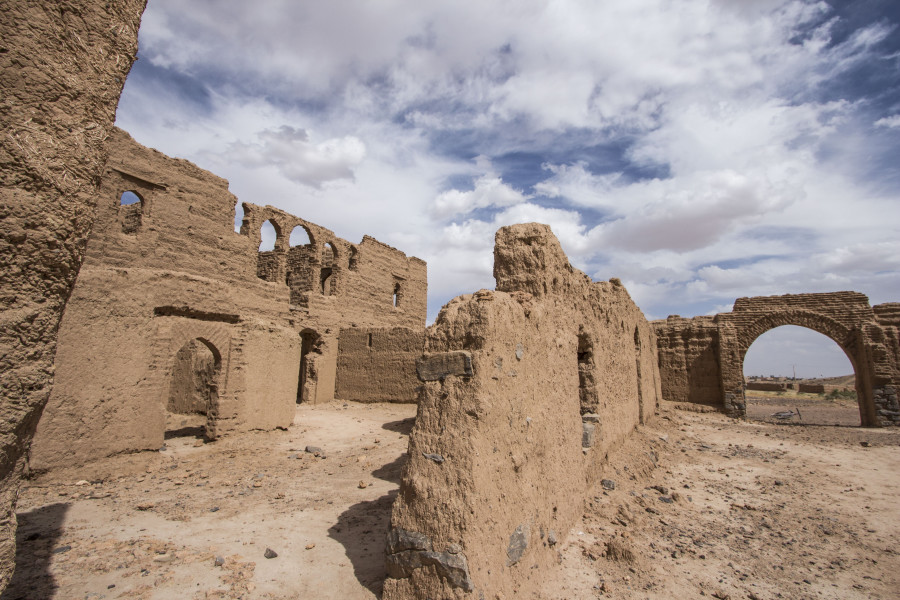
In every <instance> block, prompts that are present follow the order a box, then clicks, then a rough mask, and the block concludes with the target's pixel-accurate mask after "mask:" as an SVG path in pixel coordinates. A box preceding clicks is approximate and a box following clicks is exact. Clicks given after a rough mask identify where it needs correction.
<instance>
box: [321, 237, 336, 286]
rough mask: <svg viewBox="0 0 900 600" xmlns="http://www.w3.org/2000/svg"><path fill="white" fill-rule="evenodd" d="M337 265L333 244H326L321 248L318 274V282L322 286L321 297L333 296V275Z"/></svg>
mask: <svg viewBox="0 0 900 600" xmlns="http://www.w3.org/2000/svg"><path fill="white" fill-rule="evenodd" d="M336 263H337V248H335V247H334V244H332V243H331V242H328V243H327V244H325V246H324V247H323V248H322V270H321V272H320V276H319V281H320V283H321V286H322V295H324V296H331V295H333V294H334V292H335V289H334V287H335V286H334V274H335V265H336Z"/></svg>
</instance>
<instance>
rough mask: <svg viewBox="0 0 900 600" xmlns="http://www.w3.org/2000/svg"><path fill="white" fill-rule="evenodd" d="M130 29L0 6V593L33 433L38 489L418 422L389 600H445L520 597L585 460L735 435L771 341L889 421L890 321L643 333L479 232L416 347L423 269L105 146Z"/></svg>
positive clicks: (141, 152)
mask: <svg viewBox="0 0 900 600" xmlns="http://www.w3.org/2000/svg"><path fill="white" fill-rule="evenodd" d="M144 4H145V2H144V0H125V1H120V2H116V3H103V4H101V3H99V2H94V1H92V0H73V1H70V2H67V3H65V4H63V5H58V4H52V3H51V4H46V5H41V4H33V3H25V2H15V1H10V2H5V3H3V4H2V5H0V91H2V94H0V96H2V99H0V102H2V104H3V109H4V110H3V111H0V113H2V114H0V119H2V120H0V123H2V124H3V129H4V131H5V132H6V134H7V135H5V136H4V137H3V138H2V140H0V158H2V162H3V165H4V168H3V170H2V172H0V178H2V179H0V182H2V184H0V211H2V213H0V214H2V218H0V239H2V241H3V244H4V249H3V256H4V258H5V260H4V261H3V262H2V271H0V273H2V275H0V278H2V279H0V281H2V284H0V285H2V290H3V321H2V324H0V354H2V356H3V361H2V363H0V393H2V394H3V398H4V402H3V414H2V416H3V419H2V420H0V422H2V425H0V443H2V446H3V461H2V462H0V502H2V506H0V510H2V513H3V514H2V515H0V590H2V588H3V587H5V586H6V584H7V582H8V581H9V577H10V574H11V572H12V569H13V566H14V553H15V529H16V516H15V497H16V493H17V488H18V483H19V479H20V477H21V474H22V471H23V468H24V465H25V453H26V450H27V449H28V447H29V445H30V443H31V438H32V434H33V432H34V431H35V427H38V436H37V438H36V440H35V444H34V447H33V454H32V458H33V466H35V467H36V468H50V467H52V466H54V465H56V464H62V463H66V464H72V462H78V461H87V460H90V459H92V458H94V457H98V456H104V455H107V454H111V453H116V452H123V451H129V450H137V449H154V448H158V447H159V446H160V445H161V444H162V441H163V440H164V436H165V431H166V428H167V418H168V419H169V421H170V425H172V426H173V427H175V428H178V427H180V426H181V424H182V423H183V422H188V423H189V424H192V423H195V421H190V420H189V419H188V418H187V417H188V414H189V413H190V414H194V413H197V414H200V415H201V416H200V418H201V422H202V427H203V429H204V431H205V434H206V436H207V437H209V438H215V437H217V436H220V435H224V434H227V433H229V432H231V431H241V430H246V429H252V428H270V427H284V426H287V425H288V424H289V423H290V418H291V416H292V412H293V408H294V405H295V403H296V402H297V401H298V399H299V400H301V401H307V402H320V401H326V400H329V399H331V398H334V397H337V398H342V399H347V400H357V401H366V400H368V401H375V400H378V401H386V400H387V401H405V402H408V401H416V400H418V402H419V403H420V405H419V417H418V418H417V420H416V425H415V428H414V431H413V433H412V436H411V439H410V462H409V467H408V470H407V473H406V475H405V477H404V480H403V482H402V485H401V490H400V495H399V496H398V498H397V501H396V503H395V505H394V508H393V516H392V527H393V528H392V530H391V533H390V537H389V547H388V564H389V575H390V578H389V580H388V582H387V584H386V588H385V597H387V598H405V597H419V596H423V595H425V594H440V595H442V596H445V597H457V598H464V597H479V595H480V594H481V593H484V594H485V595H486V596H485V597H487V596H488V595H493V594H498V593H500V594H505V595H507V596H509V595H513V594H515V593H525V592H527V591H528V590H529V589H531V586H532V585H533V583H534V582H535V579H536V578H538V577H539V574H540V572H541V570H542V569H544V568H548V567H549V565H550V564H551V563H552V561H553V560H554V559H553V553H554V550H553V548H554V546H555V544H558V543H560V542H561V541H562V539H563V536H564V535H565V533H566V532H567V531H568V530H569V528H570V527H571V525H572V524H573V523H574V522H575V519H576V518H577V516H578V515H579V514H580V511H581V509H582V502H583V498H584V495H585V493H586V492H587V491H588V490H589V489H590V488H591V486H592V485H594V484H595V483H596V482H595V479H596V474H597V466H598V465H599V464H600V462H601V461H602V460H603V458H604V456H605V454H606V452H607V451H608V450H609V449H610V448H611V447H612V446H613V445H615V444H617V443H618V442H619V441H621V440H622V439H623V438H624V437H625V436H626V435H628V433H629V432H630V431H632V429H633V428H634V427H635V426H637V425H638V424H640V423H642V422H645V421H646V420H647V419H650V418H651V417H652V415H653V414H654V412H655V409H656V407H657V405H658V403H659V401H660V399H661V398H663V397H664V398H666V399H668V400H672V401H676V402H695V403H701V404H708V405H712V406H716V407H718V408H720V409H722V410H724V411H726V412H728V413H729V414H731V415H733V416H740V415H742V414H743V411H744V410H745V405H744V403H743V377H742V374H741V366H742V362H743V357H744V355H745V354H746V351H747V349H748V348H749V346H750V344H752V342H753V340H755V339H756V338H757V337H758V336H759V335H761V334H762V333H763V332H765V331H767V330H769V329H771V328H774V327H776V326H779V325H784V324H794V325H801V326H805V327H809V328H811V329H814V330H816V331H819V332H821V333H824V334H825V335H828V336H829V337H831V339H833V340H835V341H836V342H837V343H838V344H839V346H841V348H842V349H843V350H844V351H845V352H846V353H847V355H848V357H850V360H851V362H853V365H854V369H855V370H856V374H857V384H856V387H857V392H858V396H859V399H860V414H861V420H862V424H863V425H885V424H897V423H898V422H900V406H898V404H897V395H896V388H897V385H898V384H900V376H898V373H900V358H898V357H900V304H897V303H892V304H882V305H878V306H875V307H871V306H870V305H869V303H868V300H867V299H866V297H865V296H863V295H862V294H856V293H853V292H841V293H834V294H802V295H796V296H781V297H765V298H745V299H739V300H738V301H737V302H736V303H735V308H734V310H733V311H732V312H731V313H723V314H720V315H716V316H715V317H697V318H695V319H681V318H680V317H670V318H669V319H667V320H665V321H661V322H655V323H654V324H653V325H652V326H651V325H649V324H648V323H647V321H646V320H645V319H644V316H643V314H642V313H641V312H640V310H639V309H638V307H637V306H636V305H635V304H634V303H633V301H632V300H631V298H630V297H629V296H628V293H627V291H626V290H625V288H624V287H623V286H622V285H621V284H620V283H619V282H618V281H617V280H610V281H609V282H592V281H591V280H590V278H588V277H587V276H586V275H585V274H583V273H581V272H579V271H577V270H575V269H573V268H572V267H571V265H570V264H569V262H568V260H567V258H566V257H565V255H564V253H563V252H562V250H561V249H560V247H559V244H558V242H557V240H556V239H555V237H553V235H552V233H551V232H550V230H549V228H547V227H546V226H540V225H535V224H530V225H519V226H514V227H508V228H503V229H501V231H500V232H498V235H497V246H496V249H495V277H496V279H497V288H496V291H486V290H482V291H480V292H477V293H475V294H473V295H467V296H462V297H459V298H457V299H455V300H453V301H451V302H450V303H449V304H448V305H447V306H445V307H444V309H443V310H442V312H441V315H440V316H439V317H438V320H437V322H436V323H435V325H434V326H433V327H432V328H430V329H429V330H428V332H427V336H425V334H424V333H423V331H424V319H425V292H426V288H425V286H426V283H425V281H426V273H425V270H426V267H425V264H424V262H422V261H420V260H418V259H415V258H409V257H406V256H405V254H403V253H402V252H400V251H398V250H395V249H393V248H390V247H388V246H386V245H384V244H382V243H380V242H378V241H376V240H374V239H372V238H369V237H365V238H363V240H362V241H361V242H360V243H359V244H352V243H350V242H348V241H346V240H343V239H341V238H338V237H337V236H336V235H335V234H334V233H333V232H331V231H330V230H327V229H325V228H322V227H319V226H317V225H315V224H313V223H309V222H307V221H304V220H303V219H299V218H297V217H294V216H292V215H289V214H287V213H284V212H283V211H280V210H278V209H275V208H273V207H270V206H265V207H262V206H256V205H252V204H249V203H247V204H244V221H243V224H242V227H241V233H240V234H237V233H235V232H234V231H233V226H232V223H233V219H234V210H235V204H236V199H235V198H234V196H232V195H231V194H230V193H229V192H228V190H227V183H226V182H225V181H224V180H222V179H220V178H218V177H216V176H214V175H212V174H209V173H207V172H205V171H202V170H200V169H198V168H197V167H195V166H194V165H192V164H190V163H188V162H186V161H179V160H175V159H171V158H168V157H165V156H163V155H161V154H159V153H158V152H155V151H153V150H150V149H147V148H144V147H142V146H140V145H138V144H136V143H135V142H134V141H133V140H131V139H130V138H129V137H128V136H127V134H125V133H124V132H121V131H118V130H115V129H114V128H113V122H114V118H115V108H116V104H117V102H118V97H119V94H120V93H121V89H122V86H123V85H124V81H125V77H126V75H127V73H128V71H129V69H130V67H131V64H132V62H133V60H134V56H135V52H136V48H137V31H138V26H139V23H140V17H141V13H142V11H143V8H144ZM110 154H112V158H111V159H109V160H108V158H109V157H110ZM124 192H132V193H134V194H135V196H136V197H137V198H138V200H137V202H133V203H128V202H123V201H122V195H123V193H124ZM98 203H99V204H98ZM95 206H97V212H96V223H97V225H96V226H95V228H94V229H95V230H94V234H93V236H92V240H91V243H90V244H89V245H88V246H87V254H86V256H87V258H86V259H85V264H84V267H83V268H82V260H83V257H85V247H86V244H87V239H88V235H89V233H90V232H91V227H92V225H93V223H94V220H95V214H94V207H95ZM266 221H269V222H270V223H272V224H273V226H274V227H275V229H276V232H277V234H278V235H277V238H276V242H275V247H274V249H272V250H271V251H264V252H259V243H260V237H259V232H260V229H261V227H262V225H263V223H264V222H266ZM297 227H300V228H301V229H302V230H303V232H304V233H305V235H306V236H307V237H308V243H304V244H299V245H294V246H292V245H291V243H290V237H291V232H292V231H293V230H294V229H295V228H297ZM79 268H81V272H80V274H79ZM76 275H79V277H78V283H77V284H76V283H75V281H76ZM73 285H74V292H73ZM70 293H71V300H69V299H70ZM67 300H69V304H68V306H67V308H66V314H65V318H64V319H63V322H62V326H61V327H60V328H59V339H60V344H59V349H58V351H57V343H56V339H57V338H56V336H57V327H58V326H59V325H60V318H61V316H62V311H63V307H64V305H65V303H66V301H67ZM423 336H424V337H423ZM423 343H424V344H425V349H426V355H425V356H424V357H421V360H419V363H418V376H419V377H420V378H421V379H423V380H424V383H422V382H420V381H419V380H418V379H417V377H416V370H415V369H416V367H415V359H416V358H420V355H421V349H422V347H423ZM657 346H658V353H657ZM54 355H56V364H55V369H56V380H55V382H54V383H55V385H54V388H53V391H52V396H51V389H50V384H51V382H52V380H53V376H54ZM48 398H51V403H50V405H49V407H48V410H47V411H46V414H45V418H43V419H42V420H41V421H40V425H38V420H39V419H40V417H41V412H42V410H43V408H44V405H45V404H46V403H47V399H48ZM167 409H168V410H167ZM167 412H168V413H171V414H170V415H168V416H167V414H166V413H167ZM535 566H537V567H538V568H537V569H533V567H535Z"/></svg>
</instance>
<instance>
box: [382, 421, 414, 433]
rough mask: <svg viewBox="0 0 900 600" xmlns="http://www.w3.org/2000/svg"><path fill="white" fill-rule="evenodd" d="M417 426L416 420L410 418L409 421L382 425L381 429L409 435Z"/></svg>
mask: <svg viewBox="0 0 900 600" xmlns="http://www.w3.org/2000/svg"><path fill="white" fill-rule="evenodd" d="M415 424H416V418H415V417H409V418H408V419H401V420H399V421H390V422H388V423H385V424H384V425H382V426H381V428H382V429H387V430H388V431H396V432H397V433H402V434H403V435H409V432H410V431H412V428H413V425H415Z"/></svg>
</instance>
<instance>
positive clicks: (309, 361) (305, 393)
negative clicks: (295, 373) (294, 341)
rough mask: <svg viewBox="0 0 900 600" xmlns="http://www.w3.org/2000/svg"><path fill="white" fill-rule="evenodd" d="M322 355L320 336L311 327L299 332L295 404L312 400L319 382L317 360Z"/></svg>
mask: <svg viewBox="0 0 900 600" xmlns="http://www.w3.org/2000/svg"><path fill="white" fill-rule="evenodd" d="M321 356H322V338H321V336H320V335H319V334H318V333H316V332H315V331H313V330H312V329H304V330H303V331H301V332H300V376H299V377H298V379H297V404H300V403H302V402H314V401H315V398H316V386H317V384H318V382H319V369H318V361H319V359H320V358H321Z"/></svg>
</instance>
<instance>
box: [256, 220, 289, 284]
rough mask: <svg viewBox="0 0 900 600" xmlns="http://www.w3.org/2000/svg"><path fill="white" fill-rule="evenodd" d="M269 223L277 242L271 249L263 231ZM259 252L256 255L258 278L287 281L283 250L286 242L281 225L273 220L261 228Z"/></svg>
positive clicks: (264, 222)
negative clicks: (266, 243) (266, 242)
mask: <svg viewBox="0 0 900 600" xmlns="http://www.w3.org/2000/svg"><path fill="white" fill-rule="evenodd" d="M266 223H269V224H270V225H271V226H272V228H273V229H274V230H275V241H274V242H273V243H272V246H271V248H269V246H268V245H265V246H264V244H265V240H264V239H263V233H262V232H263V229H264V228H265V226H266ZM258 241H259V252H258V253H257V255H256V276H257V277H259V278H260V279H262V280H264V281H285V279H286V278H285V276H284V275H283V273H284V270H285V269H284V251H283V249H282V247H283V245H284V240H283V238H282V228H281V224H279V223H278V221H277V220H275V219H273V218H271V217H270V218H268V219H266V220H265V221H263V222H262V224H261V225H260V226H259V236H258Z"/></svg>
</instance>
